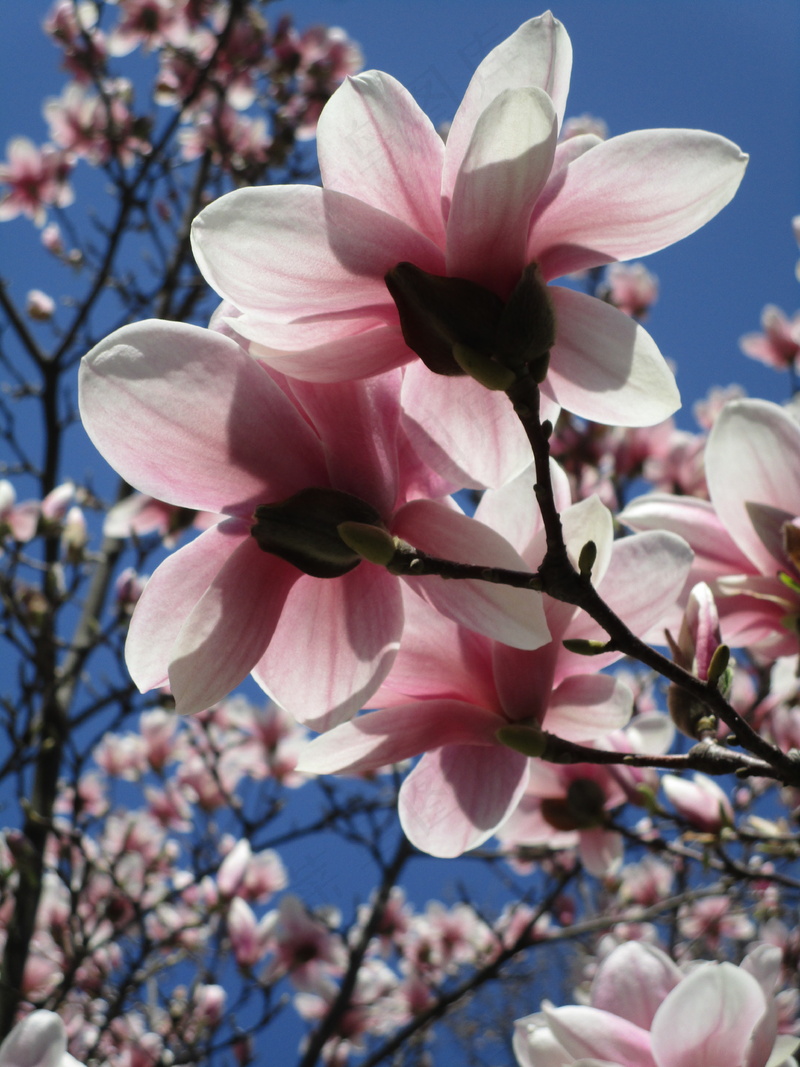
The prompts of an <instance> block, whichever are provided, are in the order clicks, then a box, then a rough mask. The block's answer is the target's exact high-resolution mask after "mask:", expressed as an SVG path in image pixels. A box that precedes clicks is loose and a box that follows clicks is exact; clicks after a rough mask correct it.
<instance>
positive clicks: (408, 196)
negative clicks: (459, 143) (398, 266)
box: [317, 70, 444, 247]
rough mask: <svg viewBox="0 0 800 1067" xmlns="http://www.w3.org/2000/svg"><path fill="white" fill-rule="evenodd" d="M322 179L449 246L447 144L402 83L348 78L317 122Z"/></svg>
mask: <svg viewBox="0 0 800 1067" xmlns="http://www.w3.org/2000/svg"><path fill="white" fill-rule="evenodd" d="M317 153H318V155H319V169H320V174H321V175H322V184H323V185H324V186H325V188H326V189H335V190H338V191H339V192H342V193H349V194H350V195H351V196H355V197H358V199H359V200H363V201H364V202H365V203H366V204H371V205H372V207H375V208H378V209H379V210H381V211H385V212H387V214H389V215H394V216H395V217H396V218H398V219H402V221H403V222H405V223H407V225H409V226H411V227H412V228H413V229H415V230H418V231H419V232H420V233H422V234H424V235H425V236H426V237H429V238H430V239H431V240H432V241H433V242H434V243H436V244H438V245H440V246H442V247H443V246H444V223H443V220H442V209H441V203H440V186H441V183H442V165H443V163H444V142H443V141H442V138H441V137H440V136H439V134H438V133H437V132H436V130H435V129H434V126H433V124H432V123H431V121H430V119H429V118H428V116H427V115H426V114H425V113H424V112H423V111H422V109H421V108H420V107H419V105H418V104H417V103H416V101H415V100H414V98H413V97H412V96H411V94H410V93H409V92H408V90H407V89H405V88H404V87H403V86H402V85H401V84H400V82H398V81H396V80H395V79H394V78H392V77H391V76H390V75H388V74H383V73H382V72H381V71H379V70H370V71H366V72H365V73H363V74H358V75H356V77H354V78H348V79H347V81H345V82H344V83H343V84H342V85H341V86H340V87H339V88H338V89H337V90H336V92H335V93H334V94H333V96H332V97H331V98H330V100H329V101H328V103H327V104H326V105H325V107H324V109H323V111H322V114H321V116H320V119H319V125H318V126H317Z"/></svg>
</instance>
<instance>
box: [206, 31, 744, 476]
mask: <svg viewBox="0 0 800 1067" xmlns="http://www.w3.org/2000/svg"><path fill="white" fill-rule="evenodd" d="M571 51H572V50H571V45H570V41H569V38H568V36H567V34H566V31H565V30H564V27H563V26H562V25H561V23H560V22H558V21H557V20H556V19H554V18H553V16H552V15H551V14H550V13H547V14H545V15H542V16H540V17H539V18H535V19H532V20H530V21H529V22H526V23H524V24H523V25H522V26H521V27H520V28H519V29H518V30H517V31H516V33H514V34H512V36H511V37H509V38H508V39H507V40H506V41H504V42H503V43H502V44H500V45H498V46H497V48H495V49H494V50H493V51H492V52H491V53H490V54H489V55H488V56H487V57H486V58H485V59H484V60H483V62H482V63H481V64H480V66H479V67H478V69H477V71H476V72H475V75H474V76H473V78H472V81H471V82H470V85H469V88H468V89H467V92H466V95H465V97H464V100H463V101H462V103H461V106H460V107H459V109H458V111H457V113H456V115H455V118H454V120H453V123H452V126H451V129H450V133H449V135H448V138H447V144H446V145H445V144H443V142H442V139H441V137H440V136H439V134H438V133H437V132H436V130H435V129H434V127H433V125H432V124H431V122H430V121H429V120H428V118H427V117H426V116H425V115H424V113H423V112H422V110H421V109H420V108H419V106H418V105H417V103H416V102H415V101H414V100H413V98H412V97H411V95H410V94H409V93H408V91H407V90H406V89H404V88H403V86H402V85H400V84H399V83H398V82H397V81H395V80H394V79H393V78H391V77H390V76H389V75H387V74H383V73H381V72H380V71H369V72H367V73H366V74H361V75H358V76H357V77H353V78H349V79H348V80H347V81H346V82H345V83H344V84H343V85H342V86H341V87H340V88H339V89H338V90H337V91H336V93H334V95H333V96H332V97H331V99H330V101H329V102H328V104H327V105H326V107H325V109H324V111H323V113H322V116H321V117H320V122H319V129H318V134H317V144H318V152H319V162H320V170H321V173H322V178H323V185H324V188H322V189H320V188H316V187H303V186H284V187H276V186H273V187H271V188H250V189H241V190H238V191H236V192H233V193H230V194H229V195H227V196H224V197H221V198H220V199H219V200H217V201H215V202H214V203H213V204H211V205H210V206H209V207H208V208H206V209H205V210H204V211H203V212H201V214H200V215H199V216H198V218H197V219H196V220H195V224H194V228H193V243H194V250H195V256H196V258H197V261H198V264H199V266H200V269H201V271H202V272H203V274H204V276H205V277H206V279H207V280H208V282H209V284H210V285H212V287H213V288H214V289H215V290H216V291H217V292H218V293H219V294H220V295H221V296H222V297H223V299H224V300H226V301H228V302H230V303H231V304H233V305H234V306H235V307H236V308H238V309H239V310H240V311H241V312H242V315H241V317H240V318H239V319H237V329H238V330H240V331H241V334H242V335H243V336H244V337H246V338H247V339H248V341H249V342H250V350H251V352H252V353H253V354H254V355H256V356H258V358H260V359H263V360H266V361H268V362H270V363H272V364H273V365H274V366H276V367H278V368H280V369H281V370H282V371H283V372H284V373H287V374H289V375H292V376H297V377H301V378H306V379H309V380H315V381H335V380H341V379H344V378H354V377H360V376H362V375H371V374H377V373H379V372H380V371H383V370H386V369H388V368H390V367H396V366H398V365H400V364H402V363H406V362H408V361H409V360H410V359H412V352H411V350H410V349H409V348H408V347H407V346H406V344H405V342H404V340H403V335H402V331H401V329H400V325H399V318H398V311H397V308H396V307H395V304H394V301H393V300H392V299H391V297H390V295H389V292H388V290H387V288H386V284H385V282H384V277H385V275H386V274H387V272H389V271H392V270H393V269H394V268H395V267H396V266H397V265H398V264H400V263H404V262H405V263H410V264H413V265H414V266H415V267H417V268H420V269H421V270H423V271H427V272H429V273H431V274H433V275H439V276H442V275H446V276H449V277H452V278H463V279H467V280H468V281H470V282H473V283H477V284H478V285H480V286H482V287H484V288H485V289H487V290H489V291H490V292H491V293H492V294H494V295H495V297H496V298H498V299H499V300H500V301H501V302H505V301H506V300H508V298H509V296H510V294H511V292H512V290H513V289H514V287H515V286H516V285H517V283H518V282H519V281H520V278H521V276H522V273H523V271H524V269H525V268H526V267H527V266H528V265H529V264H530V263H532V262H534V261H535V262H536V263H538V264H539V267H540V268H541V272H542V275H543V277H544V279H545V281H550V280H552V279H554V278H557V277H559V276H561V275H564V274H568V273H570V272H572V271H578V270H582V269H587V268H590V267H594V266H599V265H602V264H605V263H609V262H612V261H614V260H619V259H627V258H631V257H633V256H641V255H645V254H648V253H650V252H653V251H656V250H657V249H659V248H663V247H664V246H666V245H669V244H671V243H673V242H674V241H677V240H680V239H681V238H682V237H685V236H686V235H687V234H689V233H691V232H693V231H694V230H695V229H697V228H698V227H699V226H702V225H703V224H704V223H705V222H707V221H708V219H710V218H711V217H712V216H713V215H715V214H716V213H717V212H718V211H719V210H720V209H721V208H722V207H723V206H724V204H725V203H727V201H728V200H729V199H730V198H731V196H732V195H733V194H734V192H735V190H736V188H737V186H738V184H739V181H740V180H741V177H742V174H743V172H744V166H745V163H746V157H745V156H744V155H743V154H742V153H741V151H740V150H739V149H738V148H737V147H736V146H735V145H733V144H732V143H731V142H730V141H727V140H725V139H724V138H721V137H718V136H715V135H713V134H709V133H704V132H700V131H695V130H649V131H640V132H637V133H629V134H625V135H624V136H622V137H615V138H612V139H611V140H608V141H600V140H599V139H598V138H597V137H595V136H594V135H591V134H587V135H582V136H579V137H573V138H570V139H569V140H568V141H565V142H563V143H562V144H560V145H559V144H557V138H558V128H559V126H560V123H561V119H562V116H563V113H564V106H565V102H566V96H567V89H568V83H569V76H570V68H571ZM548 292H549V294H550V298H551V300H552V302H553V305H554V307H555V314H556V319H557V334H556V341H555V345H554V346H553V349H552V353H551V363H550V372H549V374H548V377H547V380H546V381H545V383H544V385H543V393H544V395H545V396H546V397H547V398H549V399H550V401H551V402H552V403H553V404H559V405H561V406H563V407H565V408H567V409H568V410H570V411H573V412H575V413H577V414H580V415H584V416H586V417H588V418H592V419H595V420H597V421H601V422H611V423H615V424H619V425H631V424H633V425H641V424H647V423H653V422H658V421H660V420H661V419H664V418H665V417H666V416H667V415H669V414H670V413H671V412H672V411H674V410H675V409H676V407H677V406H678V402H679V401H678V394H677V390H676V387H675V383H674V379H673V376H672V374H671V372H670V371H669V370H668V368H667V366H666V364H665V362H664V360H663V358H662V357H661V355H660V353H659V351H658V349H657V347H656V346H655V344H654V342H653V341H652V339H651V338H650V337H649V336H648V334H647V333H646V332H645V331H644V330H643V329H642V328H641V327H640V326H638V325H637V324H636V323H634V322H632V321H631V320H630V319H629V318H628V317H627V316H625V315H623V314H622V313H620V312H618V311H617V310H616V309H614V308H611V307H609V306H608V305H607V304H605V303H603V302H602V301H598V300H595V299H593V298H591V297H589V296H586V295H585V294H582V293H579V292H576V291H574V290H572V289H566V288H560V287H555V286H554V287H550V288H549V289H548ZM453 373H454V374H455V373H457V370H456V367H455V363H454V364H453ZM476 392H477V393H478V395H479V396H480V403H478V402H477V401H476V400H474V399H472V398H473V395H474V393H476ZM465 399H466V400H467V402H468V404H469V407H468V410H467V411H464V412H459V411H458V410H457V408H458V407H459V406H460V404H461V403H462V402H463V401H464V400H465ZM403 406H404V409H405V410H406V411H407V413H408V419H409V422H410V424H411V425H412V426H414V427H415V428H416V430H415V432H416V436H415V439H414V443H415V445H419V446H420V447H421V446H422V444H426V445H427V449H428V452H430V453H437V454H444V456H448V455H449V456H451V457H455V459H456V460H457V461H458V462H459V463H460V464H461V465H462V470H463V471H464V472H465V473H466V474H467V475H469V476H470V478H472V479H473V481H472V482H470V484H475V483H476V482H477V483H478V484H483V485H486V484H501V483H502V481H504V480H506V479H507V478H508V477H510V476H512V475H513V474H514V473H516V472H517V471H519V470H520V469H521V467H522V465H523V463H524V459H523V458H522V456H523V454H524V444H523V443H522V441H521V439H520V436H519V434H518V429H517V427H516V423H515V422H514V417H513V415H512V414H511V412H510V411H509V410H508V405H507V403H506V401H505V398H503V397H502V396H494V395H492V396H487V395H486V391H485V390H484V389H483V388H481V387H479V386H478V385H477V384H476V383H475V382H473V381H472V380H471V379H470V380H466V379H464V378H458V377H455V378H451V377H447V376H442V375H435V376H433V377H432V376H431V374H430V373H428V371H427V369H426V368H425V367H424V366H423V365H422V364H421V363H419V362H418V361H415V362H414V363H413V364H411V366H410V367H409V368H408V373H407V374H406V376H405V380H404V388H403ZM473 409H474V410H473ZM443 416H446V417H443ZM476 416H477V417H476ZM476 434H479V435H480V437H481V438H483V439H485V440H482V441H481V444H480V447H476ZM495 453H499V457H500V458H497V456H495ZM489 454H491V462H490V455H489ZM490 479H491V480H490Z"/></svg>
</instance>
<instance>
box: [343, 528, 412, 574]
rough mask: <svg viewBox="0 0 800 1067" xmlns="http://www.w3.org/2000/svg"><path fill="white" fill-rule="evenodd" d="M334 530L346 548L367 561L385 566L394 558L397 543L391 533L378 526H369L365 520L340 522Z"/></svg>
mask: <svg viewBox="0 0 800 1067" xmlns="http://www.w3.org/2000/svg"><path fill="white" fill-rule="evenodd" d="M336 532H337V533H338V534H339V536H340V537H341V539H342V540H343V541H344V543H345V544H346V545H347V547H348V548H351V549H352V550H353V551H354V552H357V553H358V555H359V556H361V558H362V559H365V560H367V561H368V562H369V563H376V564H377V565H378V566H379V567H385V566H387V565H388V564H389V563H390V562H391V561H392V559H394V555H395V552H396V551H397V544H396V543H395V540H394V538H393V537H392V535H391V534H390V533H388V532H387V531H386V530H384V529H383V528H382V527H380V526H371V525H370V524H369V523H366V522H340V523H339V525H338V526H337V527H336Z"/></svg>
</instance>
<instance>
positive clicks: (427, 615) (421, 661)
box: [375, 583, 500, 712]
mask: <svg viewBox="0 0 800 1067" xmlns="http://www.w3.org/2000/svg"><path fill="white" fill-rule="evenodd" d="M402 589H403V609H404V612H405V627H404V629H403V640H402V643H401V645H400V651H399V652H398V654H397V659H396V660H395V661H394V665H393V666H392V670H391V672H390V674H389V676H388V677H387V679H386V681H385V683H384V686H383V687H382V689H381V690H380V692H379V694H377V695H376V697H375V705H376V706H377V707H385V706H386V703H385V701H387V699H388V700H389V701H390V702H391V704H393V705H394V704H398V703H404V702H405V700H406V699H407V698H410V697H414V698H415V699H417V700H432V699H435V698H441V697H447V698H449V699H453V700H463V701H466V702H467V703H468V704H475V705H477V706H478V707H482V708H489V709H491V710H492V711H498V712H499V710H500V704H499V702H498V699H497V693H496V692H495V688H494V679H493V675H492V646H493V642H492V641H490V640H489V639H488V638H486V637H483V636H482V635H481V634H476V633H473V632H472V630H466V629H464V627H463V626H459V625H458V623H455V622H453V620H452V619H448V618H445V616H444V615H442V614H441V613H440V612H438V611H436V610H435V608H432V607H431V605H430V604H428V603H426V602H425V601H424V600H423V599H422V598H421V597H419V596H417V595H416V594H415V593H412V592H411V590H410V589H409V588H408V586H407V585H406V584H405V583H404V584H403V586H402Z"/></svg>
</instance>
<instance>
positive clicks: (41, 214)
mask: <svg viewBox="0 0 800 1067" xmlns="http://www.w3.org/2000/svg"><path fill="white" fill-rule="evenodd" d="M7 151H8V162H7V163H3V164H0V183H2V184H3V185H7V186H8V192H7V193H4V194H3V195H2V196H0V222H4V221H6V220H7V219H14V218H16V217H17V215H27V216H28V218H29V219H33V221H34V222H35V223H36V225H37V226H43V225H44V221H45V218H46V211H45V208H46V207H47V205H48V204H55V205H56V206H57V207H68V206H69V205H70V204H71V203H72V201H73V200H74V199H75V196H74V194H73V192H72V188H71V186H70V185H69V184H68V182H67V178H68V177H69V172H70V171H71V170H72V164H71V163H70V162H69V160H68V158H67V156H66V154H65V153H64V152H60V151H58V149H56V148H54V147H53V145H47V144H46V145H44V146H43V147H42V148H37V147H36V145H35V144H34V143H33V141H29V140H28V138H27V137H16V138H14V140H12V141H9V143H8V150H7Z"/></svg>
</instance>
